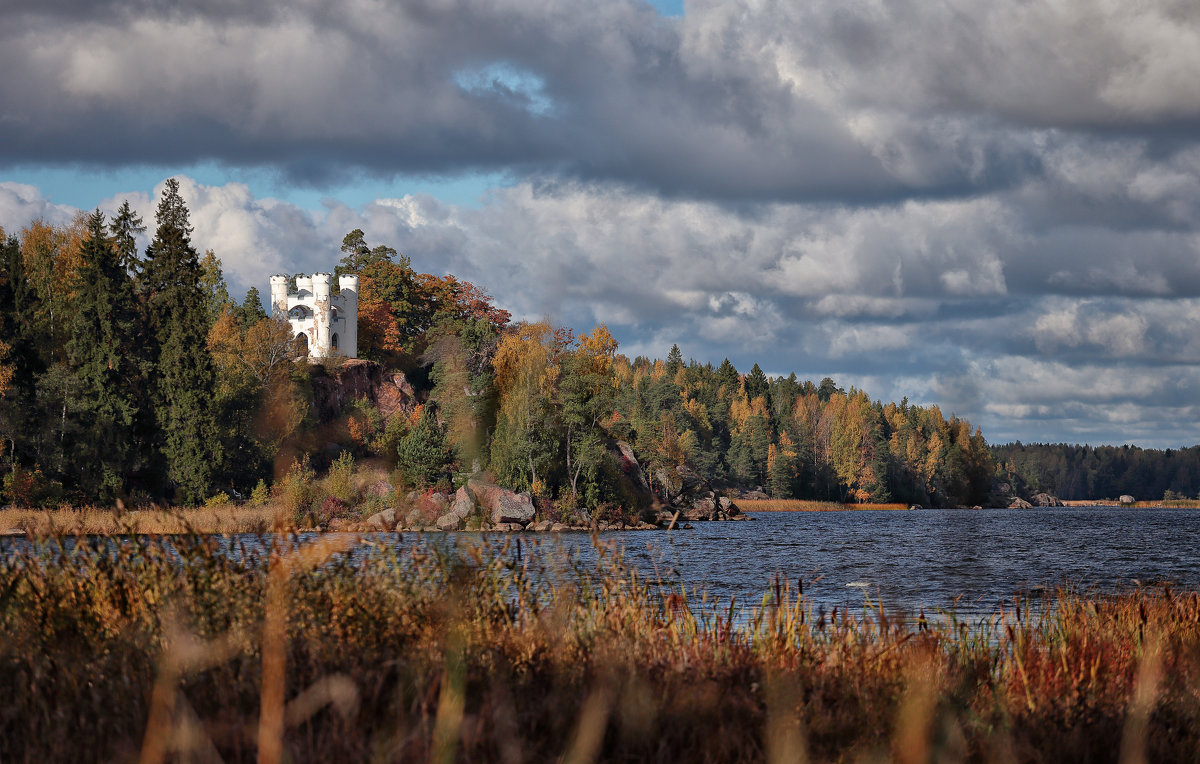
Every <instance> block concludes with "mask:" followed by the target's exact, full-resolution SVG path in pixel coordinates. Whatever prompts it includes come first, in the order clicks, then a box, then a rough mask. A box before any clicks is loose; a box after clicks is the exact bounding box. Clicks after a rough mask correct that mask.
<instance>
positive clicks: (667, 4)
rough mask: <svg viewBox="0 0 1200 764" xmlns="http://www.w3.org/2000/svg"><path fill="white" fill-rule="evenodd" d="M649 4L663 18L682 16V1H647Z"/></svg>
mask: <svg viewBox="0 0 1200 764" xmlns="http://www.w3.org/2000/svg"><path fill="white" fill-rule="evenodd" d="M649 2H650V5H653V6H654V7H655V8H656V9H658V12H659V13H661V14H662V15H664V16H682V15H683V0H649Z"/></svg>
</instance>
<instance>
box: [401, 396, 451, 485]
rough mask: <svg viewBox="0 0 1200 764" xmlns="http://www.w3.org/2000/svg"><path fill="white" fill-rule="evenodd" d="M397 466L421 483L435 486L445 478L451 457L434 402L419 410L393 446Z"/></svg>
mask: <svg viewBox="0 0 1200 764" xmlns="http://www.w3.org/2000/svg"><path fill="white" fill-rule="evenodd" d="M396 451H397V456H398V457H399V460H400V469H402V470H404V472H405V474H407V475H408V477H409V478H410V479H412V481H413V482H415V483H417V484H418V485H420V486H428V485H435V484H437V483H438V482H439V481H440V480H443V479H444V478H446V477H448V476H449V474H450V466H451V464H452V463H453V456H452V455H451V453H450V445H449V444H448V443H447V442H446V430H445V428H444V427H442V425H441V424H439V423H438V420H437V413H436V407H435V404H434V403H433V402H432V401H431V402H429V403H426V404H425V407H424V408H423V409H422V410H421V418H420V419H418V420H417V424H416V426H415V427H413V428H412V429H411V430H409V432H408V434H407V435H405V436H404V438H403V439H402V440H401V441H400V444H399V446H398V447H397V449H396Z"/></svg>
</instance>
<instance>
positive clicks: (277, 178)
mask: <svg viewBox="0 0 1200 764" xmlns="http://www.w3.org/2000/svg"><path fill="white" fill-rule="evenodd" d="M174 175H185V176H187V177H189V178H192V179H194V180H196V181H197V182H199V183H202V184H204V185H207V186H223V185H225V184H227V183H244V184H246V185H247V186H248V187H249V188H250V192H251V193H252V194H253V195H254V196H255V198H258V199H265V198H272V199H278V200H280V201H282V202H287V203H288V204H294V205H296V206H297V207H300V208H302V209H306V210H310V211H319V210H321V209H323V207H324V206H325V204H324V203H325V201H326V200H330V199H332V200H336V201H337V202H341V203H342V204H345V205H346V206H348V207H351V208H355V209H361V208H363V207H365V206H366V205H368V204H370V203H371V202H373V201H375V200H376V199H389V198H398V197H403V196H406V195H408V194H429V195H430V196H433V197H434V198H436V199H439V200H441V201H442V202H445V203H447V204H454V205H458V206H470V207H478V206H479V205H480V203H481V200H482V197H483V196H484V194H485V193H486V192H487V191H488V190H489V189H492V188H497V187H500V186H505V185H509V184H510V183H511V180H510V179H509V178H508V177H507V175H506V174H504V173H468V174H462V175H455V176H413V175H400V176H396V177H393V178H377V177H370V176H364V177H361V178H356V179H354V180H353V181H349V182H345V183H340V184H336V185H332V186H326V187H311V186H302V185H294V184H291V183H288V182H287V181H286V179H284V178H283V176H281V175H280V174H279V173H278V172H276V171H274V170H269V169H265V168H244V167H232V166H227V165H222V164H219V163H215V162H205V163H197V164H191V165H186V166H182V167H178V166H165V165H137V166H129V167H121V168H113V169H100V168H93V167H76V166H51V165H22V166H17V167H13V168H10V169H8V170H5V171H0V180H6V181H12V182H15V183H24V184H27V185H30V186H33V187H35V188H37V189H38V190H39V191H40V193H41V195H42V196H43V197H45V198H46V199H49V200H50V201H51V202H53V203H55V204H65V205H70V206H71V207H75V208H77V209H81V210H91V209H95V208H96V207H97V206H98V205H99V204H100V203H101V202H102V201H104V200H106V199H110V198H114V197H116V198H117V199H120V198H121V197H122V196H123V195H129V194H137V193H142V194H147V195H153V193H154V188H155V186H157V185H158V184H159V183H161V182H162V181H163V180H165V179H166V178H169V177H171V176H174Z"/></svg>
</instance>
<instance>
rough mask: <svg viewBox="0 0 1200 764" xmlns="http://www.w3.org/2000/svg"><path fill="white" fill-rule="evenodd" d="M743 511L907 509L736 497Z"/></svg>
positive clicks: (878, 505) (894, 505)
mask: <svg viewBox="0 0 1200 764" xmlns="http://www.w3.org/2000/svg"><path fill="white" fill-rule="evenodd" d="M737 505H738V508H739V509H741V510H742V511H744V512H845V511H847V510H865V509H889V510H891V509H908V505H907V504H841V503H839V502H836V501H815V500H812V499H738V501H737Z"/></svg>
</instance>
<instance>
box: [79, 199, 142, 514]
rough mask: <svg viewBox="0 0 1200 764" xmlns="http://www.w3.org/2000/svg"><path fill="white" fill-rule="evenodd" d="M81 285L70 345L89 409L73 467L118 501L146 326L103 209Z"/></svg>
mask: <svg viewBox="0 0 1200 764" xmlns="http://www.w3.org/2000/svg"><path fill="white" fill-rule="evenodd" d="M77 290H78V293H77V296H76V299H75V306H76V308H75V315H74V319H73V321H72V326H71V337H70V340H69V341H68V344H67V354H68V358H69V361H70V365H71V369H72V371H73V373H74V375H75V377H76V379H77V380H78V382H79V389H80V398H81V408H82V411H81V414H82V416H81V417H80V427H81V431H80V432H79V433H78V435H77V446H76V450H75V456H74V459H73V462H74V470H73V471H75V472H76V473H77V475H78V479H79V487H80V488H81V489H83V491H84V492H85V493H86V494H87V495H89V496H92V497H96V498H99V499H100V500H101V501H105V502H111V501H112V500H114V499H115V498H117V497H118V496H119V495H120V494H122V493H123V492H124V489H125V485H126V481H127V479H128V476H129V472H130V471H131V468H132V465H133V461H134V460H133V458H132V454H133V448H134V441H133V424H134V419H135V416H136V415H137V412H138V409H139V400H138V397H139V396H138V390H139V389H140V387H141V381H142V380H141V369H139V368H138V367H137V354H136V353H135V352H133V351H134V347H133V346H134V343H135V342H136V338H137V331H138V326H137V324H138V311H137V304H136V296H135V294H134V289H133V281H132V280H131V279H130V277H129V274H128V272H127V271H126V269H125V267H124V264H123V263H122V262H121V258H120V255H119V254H118V252H117V251H116V249H115V247H114V246H113V242H112V241H111V240H110V239H109V237H108V232H107V231H106V230H105V226H104V216H103V215H102V214H101V213H100V212H99V211H98V210H97V211H96V212H94V213H92V214H91V215H89V216H88V220H87V233H86V237H85V239H84V243H83V267H82V269H81V270H80V273H79V283H78V285H77Z"/></svg>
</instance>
